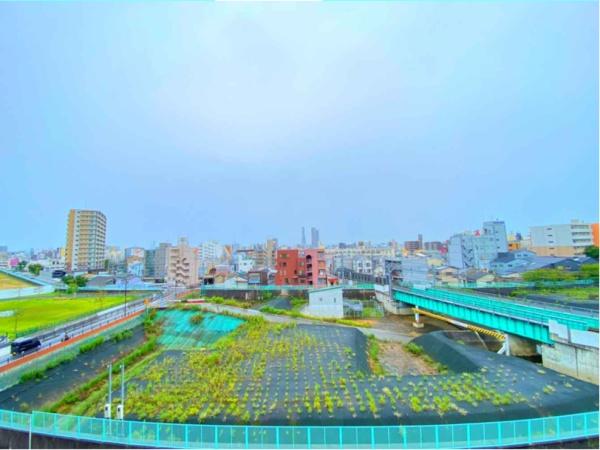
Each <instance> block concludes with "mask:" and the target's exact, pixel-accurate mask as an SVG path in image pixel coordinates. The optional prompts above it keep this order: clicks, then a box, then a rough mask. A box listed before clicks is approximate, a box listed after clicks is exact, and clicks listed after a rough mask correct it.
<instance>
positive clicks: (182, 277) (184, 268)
mask: <svg viewBox="0 0 600 450" xmlns="http://www.w3.org/2000/svg"><path fill="white" fill-rule="evenodd" d="M166 263H167V270H166V272H167V283H169V284H172V285H176V286H185V287H195V286H198V283H199V280H198V249H197V248H196V247H190V246H189V244H188V241H187V239H186V238H180V239H179V242H178V243H177V245H175V246H173V247H169V248H168V249H167V261H166Z"/></svg>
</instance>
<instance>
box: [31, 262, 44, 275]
mask: <svg viewBox="0 0 600 450" xmlns="http://www.w3.org/2000/svg"><path fill="white" fill-rule="evenodd" d="M43 268H44V266H42V265H41V264H29V267H28V269H29V272H31V273H32V274H34V275H36V276H37V275H39V274H40V272H41V271H42V269H43Z"/></svg>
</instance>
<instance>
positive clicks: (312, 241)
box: [310, 227, 319, 248]
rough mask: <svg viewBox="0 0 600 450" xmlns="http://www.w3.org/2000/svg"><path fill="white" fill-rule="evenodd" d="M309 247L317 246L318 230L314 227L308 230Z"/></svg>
mask: <svg viewBox="0 0 600 450" xmlns="http://www.w3.org/2000/svg"><path fill="white" fill-rule="evenodd" d="M310 246H311V248H317V247H318V246H319V230H318V229H317V228H315V227H312V228H311V229H310Z"/></svg>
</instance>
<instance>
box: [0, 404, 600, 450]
mask: <svg viewBox="0 0 600 450" xmlns="http://www.w3.org/2000/svg"><path fill="white" fill-rule="evenodd" d="M598 416H599V413H598V411H593V412H586V413H578V414H570V415H565V416H556V417H544V418H536V419H524V420H510V421H504V422H481V423H460V424H441V425H396V426H327V427H323V426H259V425H248V426H244V425H200V424H172V423H158V422H139V421H131V420H109V419H100V418H95V417H81V416H69V415H61V414H52V413H44V412H36V411H34V412H33V413H31V414H27V413H18V412H13V411H1V410H0V428H8V429H13V430H19V431H30V432H32V433H35V434H44V435H49V436H55V437H63V438H68V439H77V440H85V441H95V442H103V443H109V444H121V445H135V446H143V447H160V448H227V449H229V448H299V449H310V448H482V447H507V446H526V445H532V444H540V443H545V442H560V441H570V440H579V439H586V438H592V437H596V436H598Z"/></svg>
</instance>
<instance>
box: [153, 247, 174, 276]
mask: <svg viewBox="0 0 600 450" xmlns="http://www.w3.org/2000/svg"><path fill="white" fill-rule="evenodd" d="M170 248H171V244H169V243H166V242H161V243H160V244H159V245H158V247H157V248H156V250H155V252H154V278H156V279H157V280H165V279H166V278H167V258H168V253H169V249H170Z"/></svg>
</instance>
